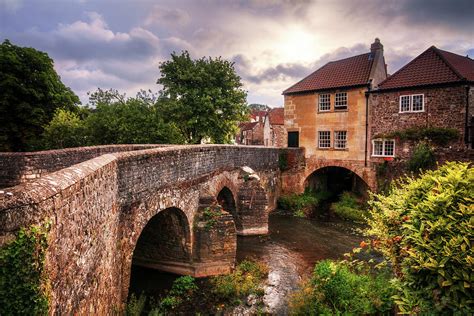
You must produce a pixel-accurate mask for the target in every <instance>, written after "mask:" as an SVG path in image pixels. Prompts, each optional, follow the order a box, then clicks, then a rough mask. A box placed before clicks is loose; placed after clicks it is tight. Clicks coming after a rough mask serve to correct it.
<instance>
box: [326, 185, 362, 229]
mask: <svg viewBox="0 0 474 316" xmlns="http://www.w3.org/2000/svg"><path fill="white" fill-rule="evenodd" d="M331 211H332V212H334V214H336V215H337V216H339V217H340V218H342V219H347V220H351V221H355V222H362V223H363V222H365V221H366V220H367V215H368V213H367V212H366V211H365V210H364V205H363V203H362V201H361V200H360V199H358V198H357V197H356V196H355V195H354V194H353V193H351V192H343V193H342V194H341V197H340V199H339V201H338V202H335V203H332V204H331Z"/></svg>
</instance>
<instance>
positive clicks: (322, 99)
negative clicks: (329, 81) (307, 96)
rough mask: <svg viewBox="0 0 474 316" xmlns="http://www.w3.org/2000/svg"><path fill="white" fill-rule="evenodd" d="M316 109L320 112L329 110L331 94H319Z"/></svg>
mask: <svg viewBox="0 0 474 316" xmlns="http://www.w3.org/2000/svg"><path fill="white" fill-rule="evenodd" d="M318 110H319V111H320V112H326V111H329V110H331V95H330V94H329V93H324V94H320V95H319V100H318Z"/></svg>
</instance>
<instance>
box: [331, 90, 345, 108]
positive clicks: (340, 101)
mask: <svg viewBox="0 0 474 316" xmlns="http://www.w3.org/2000/svg"><path fill="white" fill-rule="evenodd" d="M334 110H347V92H337V93H336V100H335V102H334Z"/></svg>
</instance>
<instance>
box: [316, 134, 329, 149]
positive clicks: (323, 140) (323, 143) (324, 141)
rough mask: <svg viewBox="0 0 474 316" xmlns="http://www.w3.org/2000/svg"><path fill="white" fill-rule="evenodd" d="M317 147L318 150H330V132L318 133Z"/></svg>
mask: <svg viewBox="0 0 474 316" xmlns="http://www.w3.org/2000/svg"><path fill="white" fill-rule="evenodd" d="M318 133H319V137H318V147H319V148H330V147H331V132H329V131H322V132H318Z"/></svg>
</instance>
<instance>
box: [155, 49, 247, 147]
mask: <svg viewBox="0 0 474 316" xmlns="http://www.w3.org/2000/svg"><path fill="white" fill-rule="evenodd" d="M160 73H161V77H160V78H159V79H158V82H157V83H158V84H161V85H163V90H162V91H161V99H162V100H163V102H161V103H159V104H160V109H161V110H162V111H163V113H164V115H165V117H167V118H169V120H170V121H171V122H175V123H176V125H177V127H178V129H179V130H180V132H181V134H182V135H183V136H184V138H185V141H186V143H191V144H199V143H200V142H201V140H203V139H206V138H210V140H211V141H212V142H214V143H228V142H230V141H231V138H232V137H233V136H234V135H235V133H236V131H237V124H238V122H241V121H244V120H245V117H246V114H247V112H248V108H247V106H246V105H245V100H246V92H245V91H244V90H243V89H242V83H241V82H240V77H239V76H238V75H237V74H236V73H235V70H234V67H233V63H231V62H229V61H226V60H223V59H221V58H220V57H219V58H215V59H214V58H211V57H209V58H204V57H203V58H201V59H197V60H193V59H191V57H190V56H189V53H188V52H187V51H184V52H182V53H181V54H180V55H178V54H176V53H172V54H171V60H168V61H165V62H163V63H161V64H160Z"/></svg>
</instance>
